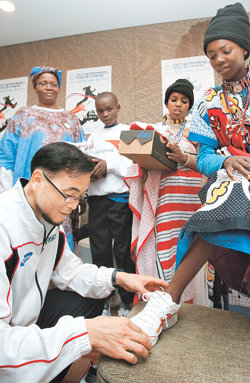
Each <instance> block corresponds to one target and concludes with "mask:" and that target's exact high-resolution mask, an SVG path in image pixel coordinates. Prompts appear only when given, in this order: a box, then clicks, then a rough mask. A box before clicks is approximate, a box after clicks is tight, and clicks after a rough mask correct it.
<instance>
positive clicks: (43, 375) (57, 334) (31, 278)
mask: <svg viewBox="0 0 250 383" xmlns="http://www.w3.org/2000/svg"><path fill="white" fill-rule="evenodd" d="M26 182H27V181H26V180H24V179H22V180H19V181H18V182H17V183H16V185H15V186H14V187H13V188H11V189H10V190H8V191H6V192H4V193H2V194H1V195H0V341H1V343H0V382H1V383H16V382H22V383H23V382H25V383H37V382H42V383H46V382H49V381H50V380H52V378H54V377H55V376H56V375H58V373H59V372H61V371H62V370H63V369H64V368H65V367H66V366H68V365H69V364H70V363H72V362H73V361H75V360H76V359H78V358H80V357H81V356H82V355H84V354H87V353H88V352H90V351H91V345H90V343H89V337H88V333H87V329H86V324H85V320H84V318H83V317H78V318H72V317H71V316H64V317H62V318H61V319H60V320H59V321H58V323H57V324H56V326H54V327H52V328H48V329H43V330H41V329H40V328H39V327H38V326H37V325H36V324H35V323H36V321H37V318H38V316H39V313H40V310H41V307H42V305H43V303H44V298H45V295H46V292H47V289H48V286H49V283H50V281H52V282H53V283H54V285H55V286H56V287H58V288H59V289H62V290H64V289H69V290H73V291H77V292H78V293H79V294H81V295H82V296H85V297H91V298H104V297H106V296H108V295H109V294H110V293H111V291H112V290H113V287H112V285H111V274H112V272H113V270H114V269H107V268H105V267H101V268H99V269H98V268H97V266H95V265H92V264H83V263H82V262H81V260H80V259H79V258H78V257H77V256H76V255H74V254H73V253H72V252H71V250H70V249H69V247H68V245H67V241H66V239H65V234H64V232H63V229H62V228H61V227H58V226H52V225H50V224H48V223H45V222H43V223H41V222H40V221H38V219H37V218H36V216H35V214H34V212H33V210H32V208H31V206H30V205H29V203H28V202H27V200H26V198H25V195H24V192H23V186H24V184H25V183H26ZM22 185H23V186H22Z"/></svg>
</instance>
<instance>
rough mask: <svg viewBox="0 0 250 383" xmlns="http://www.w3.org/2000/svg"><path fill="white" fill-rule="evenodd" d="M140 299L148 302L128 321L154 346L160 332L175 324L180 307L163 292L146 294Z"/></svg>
mask: <svg viewBox="0 0 250 383" xmlns="http://www.w3.org/2000/svg"><path fill="white" fill-rule="evenodd" d="M142 298H143V300H146V301H148V302H147V304H146V306H145V307H144V309H143V310H142V311H141V312H139V314H137V315H135V316H134V317H132V318H130V320H131V321H132V322H133V323H134V324H136V325H137V326H138V327H140V328H141V329H142V330H143V331H144V332H145V333H146V334H148V335H149V336H150V339H151V343H152V346H154V345H155V344H156V342H157V340H158V337H159V335H160V333H161V332H162V330H165V329H167V328H170V327H173V326H174V325H175V324H176V322H177V319H178V312H179V310H180V306H181V305H180V304H179V305H177V304H176V303H174V302H173V301H172V298H171V296H170V295H169V294H168V293H166V292H165V291H154V292H153V293H146V294H143V296H142Z"/></svg>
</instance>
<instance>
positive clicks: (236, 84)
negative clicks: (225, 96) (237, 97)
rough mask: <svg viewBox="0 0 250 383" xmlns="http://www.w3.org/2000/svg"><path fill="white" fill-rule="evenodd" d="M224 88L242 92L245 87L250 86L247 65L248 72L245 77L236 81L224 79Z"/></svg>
mask: <svg viewBox="0 0 250 383" xmlns="http://www.w3.org/2000/svg"><path fill="white" fill-rule="evenodd" d="M222 85H223V89H225V90H228V91H229V92H233V93H240V92H241V91H242V90H243V89H246V88H249V87H250V74H249V70H248V67H247V73H246V74H245V76H244V77H242V78H241V79H239V80H236V81H226V80H223V81H222Z"/></svg>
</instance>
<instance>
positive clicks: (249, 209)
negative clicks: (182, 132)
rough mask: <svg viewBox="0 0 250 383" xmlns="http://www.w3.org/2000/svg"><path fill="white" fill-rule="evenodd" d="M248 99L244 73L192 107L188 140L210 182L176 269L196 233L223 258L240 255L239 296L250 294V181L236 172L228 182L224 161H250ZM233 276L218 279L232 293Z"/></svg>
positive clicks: (182, 241)
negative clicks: (243, 268) (224, 254)
mask: <svg viewBox="0 0 250 383" xmlns="http://www.w3.org/2000/svg"><path fill="white" fill-rule="evenodd" d="M249 96H250V76H249V72H247V74H246V76H245V77H244V78H243V79H241V80H239V81H236V82H226V81H224V82H223V84H222V85H218V86H216V87H215V88H211V89H209V90H207V91H206V93H205V95H204V97H203V98H202V99H201V100H200V102H199V103H198V104H197V105H196V108H195V110H194V112H193V119H192V123H191V128H190V135H189V138H190V139H191V140H195V141H197V142H199V143H200V151H199V155H198V161H197V163H198V169H199V171H200V172H201V173H202V174H205V175H206V176H208V177H210V178H209V180H208V182H207V184H206V185H205V186H204V187H203V188H202V190H201V192H200V198H201V202H202V208H201V209H199V210H198V211H197V212H196V213H195V214H194V215H193V216H192V217H191V219H190V220H189V221H188V222H187V223H186V225H185V226H184V228H183V233H182V235H181V236H180V240H179V243H178V253H177V264H179V263H180V261H181V259H182V257H183V255H184V254H185V252H186V250H187V248H188V246H189V245H190V243H191V241H192V240H193V237H194V234H195V233H199V235H200V236H201V237H202V238H203V239H204V240H205V241H207V242H209V243H211V244H214V245H216V246H218V247H219V248H220V249H222V250H223V249H224V252H226V251H228V252H231V253H234V254H238V256H239V259H242V260H243V262H245V263H246V274H245V277H244V278H245V279H244V284H245V285H244V286H242V288H240V290H241V291H242V292H246V288H247V286H248V288H247V290H248V289H250V266H249V260H250V257H249V254H250V203H249V200H250V189H249V180H248V179H246V178H245V177H243V176H242V175H241V174H240V173H239V172H238V171H234V174H235V176H236V180H232V179H231V178H230V177H229V176H228V175H227V173H226V170H225V169H223V167H222V166H223V162H224V160H225V159H226V158H227V156H231V155H235V156H245V157H246V158H248V159H249V158H250V105H249ZM222 250H221V251H222ZM227 259H229V258H227ZM226 270H227V261H226V259H225V271H226ZM235 275H236V272H235V273H233V274H232V275H231V276H225V278H226V279H225V278H224V276H222V275H221V276H222V277H223V278H224V280H225V281H226V282H227V283H228V284H229V285H230V286H232V287H233V288H235V287H234V285H232V284H234V277H235ZM242 283H243V281H242ZM238 288H239V286H238ZM238 288H237V289H238Z"/></svg>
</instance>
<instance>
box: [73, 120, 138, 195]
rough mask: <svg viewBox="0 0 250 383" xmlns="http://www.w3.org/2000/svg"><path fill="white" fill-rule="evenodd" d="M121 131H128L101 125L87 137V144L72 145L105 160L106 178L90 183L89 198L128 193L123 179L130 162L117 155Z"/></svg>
mask: <svg viewBox="0 0 250 383" xmlns="http://www.w3.org/2000/svg"><path fill="white" fill-rule="evenodd" d="M123 130H129V126H128V125H124V124H117V125H115V126H112V127H108V128H104V126H103V125H102V126H98V127H96V128H95V130H94V131H93V133H92V134H91V135H90V136H89V138H88V141H87V142H86V141H85V142H82V143H75V144H74V145H76V146H77V147H79V148H80V149H81V150H82V151H83V152H84V153H87V154H89V155H91V156H94V157H97V158H100V159H102V160H105V161H106V163H107V174H106V176H105V177H102V178H101V179H99V180H95V181H91V182H90V184H89V187H88V195H89V196H104V195H107V194H112V193H118V194H122V193H128V192H129V189H128V187H127V185H126V184H125V182H124V177H125V176H126V175H127V171H128V168H129V166H130V165H131V164H132V161H131V160H129V159H128V158H126V157H124V156H122V155H121V154H119V145H120V134H121V131H123Z"/></svg>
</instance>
